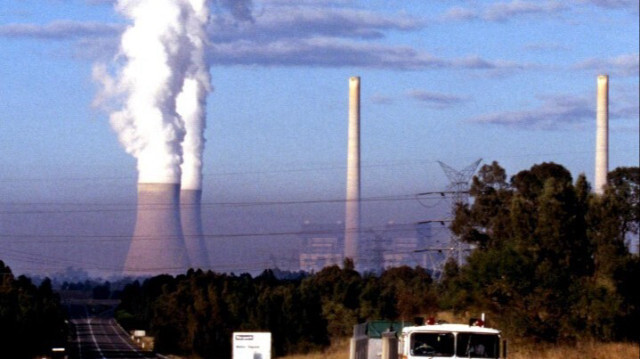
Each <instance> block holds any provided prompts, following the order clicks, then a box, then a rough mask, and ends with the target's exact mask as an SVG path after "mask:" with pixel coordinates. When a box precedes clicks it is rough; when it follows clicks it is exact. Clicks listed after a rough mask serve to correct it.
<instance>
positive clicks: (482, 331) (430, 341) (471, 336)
mask: <svg viewBox="0 0 640 359" xmlns="http://www.w3.org/2000/svg"><path fill="white" fill-rule="evenodd" d="M398 347H399V348H398V351H399V352H400V353H399V354H400V358H402V359H427V358H450V359H451V358H467V359H469V358H472V359H477V358H492V359H505V358H506V343H502V342H501V337H500V331H499V330H497V329H491V328H485V327H484V323H483V322H482V321H481V320H478V321H477V322H475V323H472V324H471V325H466V324H435V323H433V321H429V322H428V324H427V325H419V326H409V327H404V328H403V329H402V334H401V335H400V342H399V345H398Z"/></svg>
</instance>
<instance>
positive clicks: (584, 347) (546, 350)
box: [282, 340, 640, 359]
mask: <svg viewBox="0 0 640 359" xmlns="http://www.w3.org/2000/svg"><path fill="white" fill-rule="evenodd" d="M532 358H536V359H638V358H640V349H639V348H638V344H637V343H636V344H629V343H595V342H587V343H580V344H578V345H577V346H575V347H574V346H551V345H540V346H533V345H522V346H517V345H511V346H510V347H509V359H532ZM282 359H349V341H348V340H342V341H340V342H339V343H337V344H335V345H332V346H331V347H330V348H329V349H328V350H327V351H325V352H321V353H310V354H307V355H290V356H286V357H282Z"/></svg>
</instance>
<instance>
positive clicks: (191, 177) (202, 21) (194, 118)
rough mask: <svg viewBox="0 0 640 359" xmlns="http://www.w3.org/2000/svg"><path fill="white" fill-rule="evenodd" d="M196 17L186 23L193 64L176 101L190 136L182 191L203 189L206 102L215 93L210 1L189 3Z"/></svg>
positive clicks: (184, 145) (185, 145)
mask: <svg viewBox="0 0 640 359" xmlns="http://www.w3.org/2000/svg"><path fill="white" fill-rule="evenodd" d="M189 3H190V4H191V7H192V10H193V16H191V17H190V18H189V19H188V22H187V24H186V26H187V34H188V37H189V40H190V42H191V47H192V50H191V64H190V67H189V68H188V69H187V74H186V78H185V80H184V83H183V86H182V92H181V93H180V94H179V95H178V98H177V100H176V105H177V111H178V114H180V116H181V117H182V120H183V121H184V127H185V130H186V134H185V137H184V141H183V143H182V151H183V163H182V180H181V186H182V189H189V190H200V189H202V152H203V150H204V142H205V139H204V128H205V124H206V114H205V107H206V100H207V94H208V93H209V92H210V91H211V86H210V84H211V76H210V74H209V66H208V65H207V63H206V53H205V52H206V45H207V42H206V38H207V33H206V26H207V23H208V21H209V9H208V7H207V3H206V0H189Z"/></svg>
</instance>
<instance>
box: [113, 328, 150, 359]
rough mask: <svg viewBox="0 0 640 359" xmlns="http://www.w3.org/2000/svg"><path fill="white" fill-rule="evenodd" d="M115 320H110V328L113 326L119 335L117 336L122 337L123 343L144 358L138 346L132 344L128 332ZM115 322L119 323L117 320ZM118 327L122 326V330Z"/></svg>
mask: <svg viewBox="0 0 640 359" xmlns="http://www.w3.org/2000/svg"><path fill="white" fill-rule="evenodd" d="M114 322H115V321H109V328H111V330H113V332H114V333H115V334H116V335H117V337H118V338H120V340H121V341H122V343H124V344H125V345H126V346H128V347H129V349H131V350H132V351H133V352H134V353H135V354H136V355H137V356H139V357H141V358H144V355H142V353H140V351H139V350H138V349H137V348H135V347H134V346H133V345H131V341H130V340H129V335H128V333H127V332H126V331H125V330H124V329H122V327H120V326H119V325H118V326H116V325H115V324H114ZM115 323H116V324H117V322H115ZM118 328H121V329H122V330H121V331H120V330H118ZM122 333H124V334H125V335H124V336H123V335H122Z"/></svg>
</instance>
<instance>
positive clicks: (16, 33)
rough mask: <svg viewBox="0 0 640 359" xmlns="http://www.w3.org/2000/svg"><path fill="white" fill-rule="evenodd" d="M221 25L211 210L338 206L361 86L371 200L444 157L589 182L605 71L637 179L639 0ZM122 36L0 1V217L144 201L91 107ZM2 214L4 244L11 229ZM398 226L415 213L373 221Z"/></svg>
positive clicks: (310, 10)
mask: <svg viewBox="0 0 640 359" xmlns="http://www.w3.org/2000/svg"><path fill="white" fill-rule="evenodd" d="M213 15H214V16H213V17H212V20H211V24H210V28H209V31H210V45H209V52H208V59H209V61H210V62H211V64H212V66H211V76H212V85H213V87H214V89H215V90H214V92H213V93H212V94H211V95H210V96H209V98H208V106H207V113H208V123H207V129H206V134H205V135H206V138H207V145H206V150H205V154H204V162H205V164H204V176H205V179H204V192H205V199H206V200H207V201H210V202H224V201H231V202H233V201H237V202H242V201H249V202H255V201H314V200H318V199H339V198H343V196H344V185H345V176H346V175H345V168H346V133H347V90H348V87H347V86H348V78H349V77H350V76H354V75H357V76H360V77H361V79H362V80H361V81H362V163H363V170H362V171H363V172H362V186H363V188H362V195H363V197H365V198H371V197H378V196H391V197H402V196H407V195H414V194H416V193H420V192H426V191H437V190H443V189H445V188H446V187H447V179H446V177H445V176H444V174H443V172H442V170H441V169H440V168H439V166H438V164H437V161H443V162H445V163H447V164H449V165H450V166H452V167H454V168H460V169H461V168H463V167H465V166H467V165H468V164H470V163H472V162H473V161H475V160H476V159H478V158H482V159H483V161H484V163H487V162H491V161H494V160H496V161H498V162H499V163H500V164H501V165H502V166H503V167H505V168H506V169H507V172H508V173H509V174H510V175H513V174H515V173H517V172H518V171H520V170H523V169H527V168H529V167H531V166H532V165H534V164H536V163H541V162H545V161H547V162H548V161H553V162H556V163H560V164H562V165H564V166H566V167H567V168H568V169H569V170H570V171H571V172H572V174H573V175H574V177H576V176H577V175H578V174H580V173H585V174H586V175H587V177H588V179H589V180H590V181H592V179H593V168H594V149H595V90H596V76H597V75H598V74H601V73H606V74H609V75H610V129H611V132H610V169H613V168H615V167H617V166H637V165H638V153H639V148H638V146H639V145H638V143H639V129H638V122H639V119H638V112H639V105H638V96H639V94H638V87H639V81H638V78H639V75H638V66H639V63H638V45H639V33H638V26H639V24H638V2H637V1H635V0H631V1H627V0H571V1H525V0H515V1H474V0H452V1H443V0H433V1H418V0H415V1H413V0H408V1H397V2H388V1H381V0H375V1H349V0H318V1H291V0H263V1H258V0H255V1H230V0H217V1H215V2H214V4H213ZM126 25H127V23H126V20H125V19H124V18H123V17H122V16H120V15H119V14H118V13H117V12H116V11H115V10H114V8H113V1H109V0H5V1H3V5H2V7H1V8H0V184H2V186H0V198H2V200H1V201H2V202H3V203H4V204H7V203H13V204H15V203H22V204H44V205H55V204H61V203H63V204H64V203H73V204H114V203H122V202H126V201H132V200H133V199H132V198H135V181H136V170H135V160H134V159H133V158H132V157H130V156H129V155H128V154H126V153H125V152H124V150H123V148H122V146H121V145H120V144H119V143H118V140H117V136H116V134H115V133H114V132H113V131H112V130H111V129H110V126H109V123H108V114H107V113H106V112H104V111H102V110H101V109H100V108H99V107H98V106H96V96H97V92H98V86H97V84H95V83H94V82H93V80H92V67H93V66H94V64H96V63H98V62H105V61H110V60H111V59H112V58H113V56H114V55H115V53H116V51H117V49H118V41H119V36H120V33H121V32H122V31H123V29H124V27H125V26H126ZM8 212H11V210H10V211H5V212H4V219H3V222H0V224H2V223H4V228H3V227H2V226H0V231H2V232H4V233H2V234H3V235H8V234H11V233H14V232H11V231H12V230H11V228H10V227H11V226H10V225H9V224H8V223H13V221H15V219H8V218H9V217H11V216H12V215H13V214H7V213H8ZM302 212H305V211H302ZM372 212H373V210H372ZM313 213H314V212H313V211H312V210H309V211H308V213H305V214H308V216H310V217H313V216H314V214H313ZM365 213H366V208H365ZM424 215H425V216H428V215H427V214H424ZM283 216H284V217H282V218H280V219H279V221H280V222H291V218H286V216H285V215H283ZM329 217H331V216H329ZM335 217H336V219H339V217H340V215H339V214H336V215H335ZM387 217H389V219H394V220H397V221H398V222H410V221H412V220H415V217H416V215H415V214H413V215H407V216H403V215H402V213H399V212H398V211H393V212H392V214H384V215H378V216H375V215H372V216H371V218H369V219H366V218H365V222H367V223H369V224H371V225H375V224H376V223H377V221H379V220H382V219H381V218H387ZM391 217H398V218H391ZM298 219H299V218H297V217H295V220H293V222H296V221H298ZM323 219H326V218H325V217H323ZM331 220H334V219H332V218H331ZM276 222H277V221H276ZM297 223H298V224H299V223H300V222H297ZM298 224H296V225H298ZM25 231H26V230H25ZM124 232H126V231H124ZM124 232H123V233H124ZM25 233H26V232H25ZM18 265H20V264H18Z"/></svg>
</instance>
